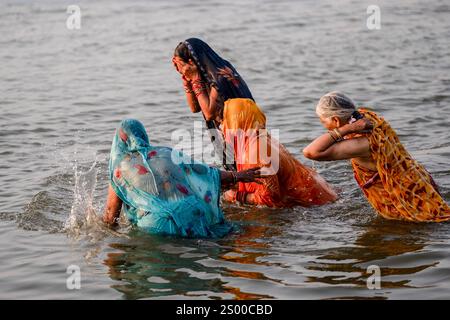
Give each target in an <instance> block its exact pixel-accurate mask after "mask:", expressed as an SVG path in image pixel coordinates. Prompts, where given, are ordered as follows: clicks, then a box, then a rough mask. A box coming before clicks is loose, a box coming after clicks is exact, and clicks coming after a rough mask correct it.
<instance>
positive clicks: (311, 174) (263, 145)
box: [222, 99, 337, 207]
mask: <svg viewBox="0 0 450 320" xmlns="http://www.w3.org/2000/svg"><path fill="white" fill-rule="evenodd" d="M265 125H266V117H265V115H264V113H263V112H262V111H261V110H260V109H259V107H258V106H257V105H256V103H255V102H254V101H253V100H251V99H231V100H227V101H226V102H225V107H224V112H223V128H222V129H223V132H224V137H225V140H226V141H227V143H234V153H235V159H236V164H237V170H238V171H243V170H246V169H250V168H254V167H267V168H268V171H269V172H272V174H271V175H270V176H269V177H268V178H265V179H260V180H259V181H258V183H257V182H252V183H242V182H240V183H239V187H238V193H240V194H244V195H245V194H253V200H254V203H255V204H258V205H266V206H268V207H293V206H296V205H300V206H305V207H307V206H311V205H322V204H325V203H329V202H332V201H335V200H336V198H337V195H336V193H335V192H334V190H333V189H332V188H331V186H330V185H328V183H327V182H326V181H325V180H324V179H323V178H322V177H321V176H320V175H319V174H318V173H317V172H316V171H314V170H313V169H311V168H309V167H307V166H305V165H303V164H301V163H300V161H298V160H297V159H296V158H294V157H293V156H292V155H291V154H290V153H289V151H288V150H286V148H285V147H284V146H283V145H282V144H280V143H279V142H278V141H276V140H275V139H273V138H272V137H271V136H270V135H269V134H268V133H267V131H266V129H265Z"/></svg>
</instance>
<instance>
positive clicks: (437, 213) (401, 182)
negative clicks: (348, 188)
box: [352, 109, 450, 222]
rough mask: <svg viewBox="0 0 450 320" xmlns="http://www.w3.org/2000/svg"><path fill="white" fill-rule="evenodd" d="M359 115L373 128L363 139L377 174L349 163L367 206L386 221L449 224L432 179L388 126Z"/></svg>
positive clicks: (447, 211) (373, 117)
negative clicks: (367, 141) (365, 198)
mask: <svg viewBox="0 0 450 320" xmlns="http://www.w3.org/2000/svg"><path fill="white" fill-rule="evenodd" d="M359 111H360V113H362V114H363V115H364V116H365V117H366V118H367V119H369V120H371V121H372V122H373V125H374V128H373V130H372V133H370V134H367V135H366V136H367V138H368V139H369V144H370V152H371V155H372V158H373V160H374V161H375V163H376V168H377V170H376V171H372V170H369V169H367V168H365V167H363V166H361V165H359V164H358V163H356V162H355V161H353V160H352V166H353V172H354V175H355V179H356V181H357V182H358V184H359V186H360V187H361V189H362V191H363V193H364V194H365V196H366V197H367V199H368V201H369V203H370V204H371V205H372V206H373V207H374V208H375V210H377V211H378V212H379V213H380V214H381V215H382V216H383V217H384V218H387V219H399V220H408V221H417V222H421V221H430V222H431V221H434V222H440V221H445V220H449V219H450V208H449V206H448V205H447V203H446V202H445V201H444V200H443V199H442V197H441V195H440V194H439V191H438V189H437V186H436V184H435V183H434V181H433V178H432V177H431V175H430V174H429V173H428V171H427V170H426V169H425V168H424V167H423V166H422V165H421V164H420V163H418V162H417V161H416V160H415V159H413V158H412V157H411V155H410V154H409V153H408V151H407V150H406V149H405V147H404V146H403V145H402V144H401V142H400V140H399V138H398V136H397V134H396V133H395V131H394V130H393V129H392V128H391V126H390V125H389V123H387V122H386V121H385V120H384V119H383V118H382V117H379V116H378V115H377V114H376V113H374V112H371V111H368V110H366V109H360V110H359Z"/></svg>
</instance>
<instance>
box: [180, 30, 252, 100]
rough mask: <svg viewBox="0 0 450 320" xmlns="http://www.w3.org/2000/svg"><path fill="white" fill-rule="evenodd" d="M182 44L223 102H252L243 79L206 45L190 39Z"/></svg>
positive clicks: (195, 39)
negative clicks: (245, 99)
mask: <svg viewBox="0 0 450 320" xmlns="http://www.w3.org/2000/svg"><path fill="white" fill-rule="evenodd" d="M184 44H185V45H186V46H187V48H188V50H189V53H190V54H191V56H192V57H193V60H194V63H195V64H196V65H197V67H198V68H199V69H200V72H201V74H202V77H203V78H204V80H205V81H206V82H208V84H209V85H210V86H214V87H215V88H216V89H217V91H218V92H219V94H220V95H221V97H222V99H223V101H224V102H225V101H227V100H228V99H233V98H248V99H252V100H254V99H253V96H252V94H251V92H250V89H249V88H248V86H247V84H246V83H245V81H244V79H242V78H241V76H240V75H239V73H238V72H237V71H236V69H235V68H234V67H233V65H232V64H231V63H229V62H228V61H226V60H224V59H222V58H221V57H220V56H219V55H218V54H217V53H216V52H215V51H214V50H213V49H211V47H210V46H209V45H208V44H207V43H205V42H204V41H202V40H200V39H197V38H190V39H187V40H186V41H184Z"/></svg>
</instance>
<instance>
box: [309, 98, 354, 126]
mask: <svg viewBox="0 0 450 320" xmlns="http://www.w3.org/2000/svg"><path fill="white" fill-rule="evenodd" d="M355 111H356V107H355V104H354V103H353V101H352V99H350V98H349V97H347V96H346V95H345V94H343V93H341V92H338V91H332V92H329V93H327V94H326V95H324V96H323V97H322V98H320V100H319V103H318V104H317V106H316V113H317V114H318V115H319V116H320V117H323V118H330V117H334V116H336V117H339V118H341V119H343V120H348V119H350V117H351V116H352V113H353V112H355Z"/></svg>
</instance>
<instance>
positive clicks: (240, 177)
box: [235, 168, 262, 183]
mask: <svg viewBox="0 0 450 320" xmlns="http://www.w3.org/2000/svg"><path fill="white" fill-rule="evenodd" d="M235 175H236V179H237V181H239V182H244V183H246V182H256V183H260V182H259V181H256V179H258V178H262V176H261V168H251V169H248V170H244V171H240V172H236V173H235Z"/></svg>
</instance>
